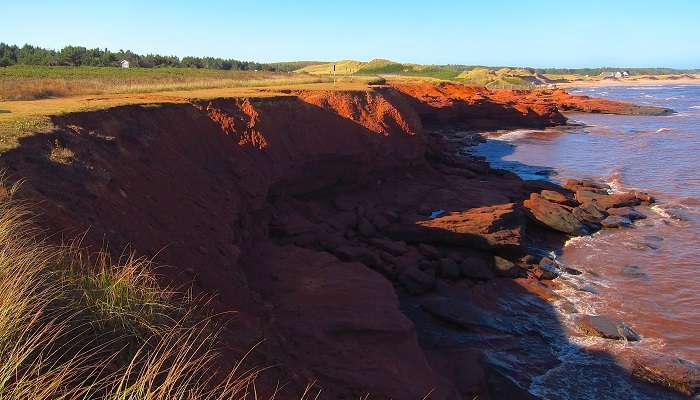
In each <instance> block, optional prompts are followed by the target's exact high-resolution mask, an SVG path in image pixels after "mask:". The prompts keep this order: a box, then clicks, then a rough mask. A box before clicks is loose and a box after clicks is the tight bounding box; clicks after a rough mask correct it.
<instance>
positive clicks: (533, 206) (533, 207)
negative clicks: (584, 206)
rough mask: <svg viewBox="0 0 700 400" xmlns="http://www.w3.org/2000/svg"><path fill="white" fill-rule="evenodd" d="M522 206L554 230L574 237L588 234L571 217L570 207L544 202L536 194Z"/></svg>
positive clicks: (573, 217) (581, 225)
mask: <svg viewBox="0 0 700 400" xmlns="http://www.w3.org/2000/svg"><path fill="white" fill-rule="evenodd" d="M523 204H524V205H525V207H526V208H527V209H528V210H530V212H531V213H532V216H533V217H534V218H535V219H536V220H537V221H539V222H541V223H543V224H544V225H547V226H548V227H550V228H552V229H554V230H557V231H560V232H564V233H568V234H569V235H574V236H581V235H586V234H588V233H589V231H588V228H586V226H585V225H583V223H581V221H579V220H578V219H577V218H576V217H575V216H574V215H573V213H572V210H573V209H572V208H571V207H567V206H564V205H561V204H557V203H554V202H552V201H549V200H546V199H544V198H543V197H542V196H541V195H539V194H537V193H532V194H531V195H530V198H529V199H528V200H525V202H524V203H523Z"/></svg>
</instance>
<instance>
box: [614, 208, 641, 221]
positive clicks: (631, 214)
mask: <svg viewBox="0 0 700 400" xmlns="http://www.w3.org/2000/svg"><path fill="white" fill-rule="evenodd" d="M607 212H608V214H610V215H617V216H620V217H625V218H628V219H629V220H630V221H636V220H638V219H645V218H646V217H647V216H646V215H644V214H642V213H641V212H639V211H638V210H637V209H636V208H634V207H613V208H608V210H607Z"/></svg>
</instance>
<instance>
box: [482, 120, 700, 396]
mask: <svg viewBox="0 0 700 400" xmlns="http://www.w3.org/2000/svg"><path fill="white" fill-rule="evenodd" d="M564 126H565V125H564ZM552 128H557V127H552ZM546 129H549V128H546ZM517 131H521V130H505V131H498V132H497V135H496V136H498V135H507V134H509V133H511V132H517ZM525 131H529V130H525ZM493 133H494V132H487V133H486V134H485V135H482V138H483V139H484V140H486V139H488V138H489V137H490V136H491V135H492V134H493ZM474 146H478V144H477V145H474ZM470 147H471V146H470ZM473 154H475V155H476V156H477V157H480V158H483V159H485V160H486V158H484V156H480V155H478V154H477V153H473ZM487 162H488V160H487ZM489 164H490V163H489ZM492 168H493V167H492ZM545 168H547V167H545ZM512 172H516V171H512ZM555 175H556V176H557V179H552V177H551V176H550V177H548V178H547V179H546V182H550V183H552V184H554V185H561V186H560V187H561V188H563V189H566V188H571V185H572V184H573V183H572V181H574V180H573V179H567V178H566V177H565V176H559V175H558V174H555ZM523 179H525V178H523ZM530 179H532V178H530ZM537 179H539V178H537ZM584 181H585V180H584ZM588 182H589V183H590V184H591V185H592V187H593V188H594V189H595V188H605V190H606V191H608V193H609V194H610V195H613V196H614V195H621V194H625V193H634V192H635V191H636V190H639V189H632V188H624V187H616V186H609V185H612V184H610V183H606V182H603V181H600V180H588ZM578 183H579V184H580V183H581V181H578ZM575 186H576V185H574V187H573V188H574V189H576V190H575V191H574V192H575V196H574V197H575V198H576V199H578V198H579V196H578V191H579V190H580V188H576V187H575ZM663 204H664V203H659V202H657V201H653V202H650V203H648V202H642V204H640V205H639V206H634V205H632V210H633V211H635V212H636V211H643V214H644V215H645V217H639V218H640V219H641V218H647V217H651V214H659V212H658V211H657V210H656V209H655V207H657V206H663ZM625 207H628V206H625ZM659 216H660V217H663V215H661V214H659ZM669 218H670V217H669ZM630 220H631V222H632V223H631V224H627V223H625V224H623V225H622V226H620V225H617V226H614V227H613V228H617V229H620V228H622V229H629V228H626V226H629V227H630V228H631V227H633V224H634V219H632V218H630ZM540 222H542V221H540ZM547 222H550V221H547ZM614 230H616V229H614ZM601 231H602V230H601ZM594 233H596V232H591V233H589V234H585V235H581V236H570V237H569V238H568V239H567V240H566V241H565V243H564V244H563V245H562V246H561V251H563V250H564V249H565V247H566V246H567V245H568V244H569V242H571V241H572V240H586V238H589V237H591V236H592V235H593V234H594ZM559 255H560V254H554V253H553V254H552V256H550V257H551V258H552V261H553V262H554V264H555V265H557V266H558V267H559V272H560V276H559V277H558V278H554V280H553V283H555V285H554V286H552V289H553V291H554V292H555V293H557V294H559V295H561V297H554V298H547V301H549V302H551V303H552V304H553V305H555V304H556V309H557V311H558V312H559V316H560V317H562V318H563V319H564V320H567V321H568V323H570V324H572V326H571V328H572V329H573V331H572V336H570V338H571V339H573V340H581V339H582V338H585V336H580V335H578V334H574V333H575V332H576V331H579V330H581V329H582V328H583V329H584V330H586V329H588V328H587V327H581V326H577V324H578V322H577V320H578V317H576V315H579V314H578V313H579V312H580V311H574V312H573V313H572V311H571V310H572V308H574V306H573V305H572V301H573V300H574V299H576V301H575V302H574V304H577V305H578V304H579V301H581V299H585V297H586V296H583V297H581V298H578V297H577V296H576V295H577V293H579V291H581V290H582V288H585V287H588V283H587V282H589V280H587V279H585V276H584V275H581V276H580V277H579V276H576V275H568V274H566V273H564V271H566V270H567V269H569V268H570V266H568V265H566V264H564V263H562V262H560V261H559V258H558V256H559ZM591 273H593V272H591ZM560 278H561V280H560ZM571 278H574V279H573V280H572V279H571ZM583 291H584V292H585V290H583ZM592 293H594V292H592ZM572 296H573V297H572ZM584 302H585V300H584ZM586 308H588V307H586ZM574 309H575V308H574ZM599 312H600V310H597V311H596V309H595V308H592V309H589V311H588V313H592V314H593V315H598V313H599ZM609 312H610V310H607V311H603V316H605V315H606V313H609ZM629 322H632V324H634V321H629ZM617 323H618V330H619V331H620V330H622V331H627V329H629V330H630V332H632V333H633V331H632V329H633V328H634V325H632V326H631V327H630V326H628V325H626V324H625V323H624V322H623V321H620V320H618V322H617ZM633 335H636V334H633ZM648 339H650V340H651V341H652V343H654V342H655V341H656V340H658V339H661V337H655V336H651V337H649V338H648ZM584 342H586V343H587V341H584ZM590 349H591V351H593V352H594V351H595V350H594V349H605V350H604V351H606V352H607V351H609V352H610V354H613V355H614V356H615V359H616V360H617V361H618V362H619V365H620V366H621V367H622V368H624V370H625V372H626V373H628V374H629V376H631V377H634V378H636V379H638V380H640V381H643V382H648V383H651V384H654V385H659V386H661V387H663V388H664V389H666V390H668V391H669V392H668V393H670V395H671V396H673V394H674V393H681V394H682V395H686V396H692V395H697V392H696V389H695V387H696V386H695V385H697V383H698V382H699V381H700V365H698V364H696V363H695V362H692V361H689V359H686V358H682V356H674V355H670V354H666V353H661V352H660V351H659V350H658V349H654V348H653V345H652V347H646V346H645V347H636V346H633V347H629V348H627V347H626V346H625V347H624V348H617V347H615V346H609V345H608V343H606V339H603V341H602V342H600V341H598V342H595V341H594V342H592V343H591V348H590ZM574 398H575V397H574ZM643 398H647V397H643ZM664 398H666V397H664Z"/></svg>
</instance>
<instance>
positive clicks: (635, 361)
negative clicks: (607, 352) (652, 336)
mask: <svg viewBox="0 0 700 400" xmlns="http://www.w3.org/2000/svg"><path fill="white" fill-rule="evenodd" d="M631 372H632V376H634V377H635V378H637V379H640V380H642V381H645V382H649V383H652V384H655V385H661V386H664V387H667V388H669V389H671V390H675V391H677V392H679V393H682V394H684V395H686V396H694V395H698V394H700V366H698V365H697V364H694V363H692V362H690V361H686V360H683V359H680V358H676V357H673V356H671V355H667V354H661V353H656V352H653V353H650V352H644V353H639V354H635V355H634V356H632V359H631Z"/></svg>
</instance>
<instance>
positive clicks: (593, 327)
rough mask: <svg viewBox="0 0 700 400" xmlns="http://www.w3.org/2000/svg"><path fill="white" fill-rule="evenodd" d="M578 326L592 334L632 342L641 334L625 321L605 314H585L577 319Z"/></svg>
mask: <svg viewBox="0 0 700 400" xmlns="http://www.w3.org/2000/svg"><path fill="white" fill-rule="evenodd" d="M576 326H578V328H579V329H581V331H583V332H584V333H585V334H587V335H591V336H599V337H602V338H605V339H615V340H628V341H630V342H635V341H638V340H639V335H637V334H636V333H635V332H634V331H633V330H632V328H630V327H629V326H627V325H626V324H625V323H624V322H622V321H619V320H616V319H614V318H611V317H607V316H604V315H584V316H582V317H580V318H579V319H578V320H577V321H576Z"/></svg>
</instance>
